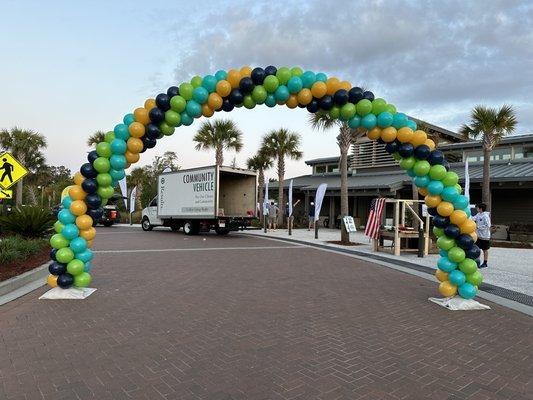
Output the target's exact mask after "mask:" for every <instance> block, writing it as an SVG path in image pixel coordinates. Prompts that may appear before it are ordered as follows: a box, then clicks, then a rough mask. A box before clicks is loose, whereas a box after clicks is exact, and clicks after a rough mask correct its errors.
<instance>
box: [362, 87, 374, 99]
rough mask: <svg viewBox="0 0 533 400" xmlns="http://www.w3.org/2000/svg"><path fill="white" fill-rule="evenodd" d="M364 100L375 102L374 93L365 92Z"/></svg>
mask: <svg viewBox="0 0 533 400" xmlns="http://www.w3.org/2000/svg"><path fill="white" fill-rule="evenodd" d="M363 99H367V100H370V101H372V100H374V93H372V92H371V91H369V90H367V91H366V92H363Z"/></svg>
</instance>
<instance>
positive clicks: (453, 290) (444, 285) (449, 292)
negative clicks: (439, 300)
mask: <svg viewBox="0 0 533 400" xmlns="http://www.w3.org/2000/svg"><path fill="white" fill-rule="evenodd" d="M439 292H440V294H442V295H443V296H444V297H452V296H455V295H456V294H457V286H455V285H452V284H451V283H450V282H449V281H444V282H441V283H440V285H439Z"/></svg>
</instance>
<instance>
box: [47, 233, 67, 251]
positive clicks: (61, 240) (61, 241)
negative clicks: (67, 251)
mask: <svg viewBox="0 0 533 400" xmlns="http://www.w3.org/2000/svg"><path fill="white" fill-rule="evenodd" d="M69 243H70V242H69V241H68V240H67V239H66V238H65V237H64V236H63V235H62V234H60V233H56V234H55V235H53V236H52V237H51V238H50V245H51V246H52V247H53V248H54V249H62V248H63V247H67V246H68V245H69Z"/></svg>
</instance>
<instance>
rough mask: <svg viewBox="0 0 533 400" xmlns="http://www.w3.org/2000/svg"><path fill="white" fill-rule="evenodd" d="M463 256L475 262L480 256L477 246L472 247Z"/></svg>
mask: <svg viewBox="0 0 533 400" xmlns="http://www.w3.org/2000/svg"><path fill="white" fill-rule="evenodd" d="M465 254H466V256H467V257H468V258H471V259H472V260H475V259H476V258H479V256H480V255H481V249H480V248H479V247H478V246H477V245H475V244H474V245H473V246H472V247H470V248H469V249H467V250H465Z"/></svg>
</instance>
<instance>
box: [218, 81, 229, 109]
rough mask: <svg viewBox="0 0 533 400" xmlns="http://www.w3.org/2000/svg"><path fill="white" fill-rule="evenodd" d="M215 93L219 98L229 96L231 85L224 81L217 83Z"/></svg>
mask: <svg viewBox="0 0 533 400" xmlns="http://www.w3.org/2000/svg"><path fill="white" fill-rule="evenodd" d="M216 91H217V93H218V95H219V96H221V97H226V96H229V94H230V93H231V83H229V82H228V81H226V80H222V81H218V83H217V87H216ZM221 107H222V106H221Z"/></svg>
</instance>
